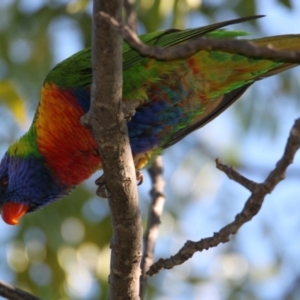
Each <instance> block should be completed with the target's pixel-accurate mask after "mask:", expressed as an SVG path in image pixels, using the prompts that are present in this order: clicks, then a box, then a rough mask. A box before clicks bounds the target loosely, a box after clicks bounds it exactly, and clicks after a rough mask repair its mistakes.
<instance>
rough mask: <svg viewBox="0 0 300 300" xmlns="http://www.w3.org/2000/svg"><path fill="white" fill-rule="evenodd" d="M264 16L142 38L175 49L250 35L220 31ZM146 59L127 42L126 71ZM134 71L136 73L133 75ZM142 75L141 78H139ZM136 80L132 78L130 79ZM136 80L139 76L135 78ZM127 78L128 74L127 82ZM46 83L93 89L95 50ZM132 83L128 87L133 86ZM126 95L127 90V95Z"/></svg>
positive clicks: (58, 67)
mask: <svg viewBox="0 0 300 300" xmlns="http://www.w3.org/2000/svg"><path fill="white" fill-rule="evenodd" d="M260 17H262V16H252V17H246V18H240V19H235V20H230V21H225V22H219V23H216V24H213V25H208V26H205V27H201V28H195V29H187V30H177V29H171V30H167V31H163V32H154V33H147V34H143V35H141V36H140V39H141V40H142V41H143V42H144V43H145V44H147V45H152V46H160V47H171V46H174V45H176V44H179V43H182V42H185V41H187V40H189V39H192V38H194V37H197V36H201V35H206V36H208V37H213V38H233V37H237V36H242V35H246V34H247V33H245V32H241V31H225V30H217V29H219V28H221V27H224V26H227V25H232V24H237V23H241V22H246V21H249V20H253V19H257V18H260ZM145 59H146V58H145V57H143V56H141V55H140V54H139V53H138V52H137V51H135V50H133V49H132V48H130V47H129V46H128V44H127V43H126V42H124V49H123V60H124V62H123V70H124V71H126V70H130V69H131V68H132V67H133V66H136V65H138V64H139V63H141V62H143V63H145ZM133 71H134V70H132V72H133ZM137 76H138V75H137ZM129 77H132V76H129ZM132 80H135V76H133V77H132ZM125 81H126V76H125V74H124V82H125ZM45 82H52V83H55V84H56V85H58V86H60V87H63V88H79V87H89V86H91V83H92V62H91V48H87V49H85V50H82V51H80V52H78V53H76V54H74V55H72V56H71V57H69V58H68V59H66V60H64V61H62V62H61V63H59V64H57V65H56V66H55V67H54V68H53V69H52V70H51V71H50V72H49V74H48V75H47V77H46V79H45ZM140 83H141V82H140ZM130 85H131V83H130V80H129V81H128V84H127V86H130ZM124 94H125V95H126V91H125V93H124Z"/></svg>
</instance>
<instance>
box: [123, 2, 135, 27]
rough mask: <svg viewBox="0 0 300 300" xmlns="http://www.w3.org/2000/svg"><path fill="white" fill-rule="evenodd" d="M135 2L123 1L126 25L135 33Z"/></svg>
mask: <svg viewBox="0 0 300 300" xmlns="http://www.w3.org/2000/svg"><path fill="white" fill-rule="evenodd" d="M134 3H135V0H124V7H125V10H126V24H127V26H128V27H129V28H130V29H131V30H132V31H133V32H137V18H136V12H135V9H134Z"/></svg>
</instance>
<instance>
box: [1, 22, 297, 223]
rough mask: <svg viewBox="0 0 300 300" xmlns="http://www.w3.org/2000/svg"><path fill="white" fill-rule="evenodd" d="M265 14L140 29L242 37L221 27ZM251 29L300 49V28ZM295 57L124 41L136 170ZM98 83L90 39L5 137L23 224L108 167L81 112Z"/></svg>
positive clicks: (158, 39)
mask: <svg viewBox="0 0 300 300" xmlns="http://www.w3.org/2000/svg"><path fill="white" fill-rule="evenodd" d="M259 17H262V16H251V17H244V18H238V19H234V20H229V21H224V22H219V23H215V24H212V25H208V26H204V27H201V28H193V29H185V30H177V29H170V30H166V31H160V32H153V33H147V34H143V35H140V39H141V41H142V42H143V43H145V44H147V45H150V46H160V47H164V48H168V47H172V46H175V45H178V44H185V43H189V41H192V40H194V39H196V38H199V37H205V38H211V39H236V38H245V36H246V35H248V33H246V32H244V31H237V30H227V29H224V27H226V26H229V25H232V24H237V23H241V22H246V21H249V20H253V19H256V18H259ZM245 39H246V40H247V41H250V42H252V43H253V44H254V45H256V46H258V47H260V46H269V45H271V47H272V48H273V49H278V50H300V35H299V34H288V35H278V36H271V37H265V38H258V39H247V38H245ZM295 66H297V64H296V63H288V62H285V61H280V60H272V59H262V58H255V59H254V58H249V57H246V56H244V55H241V54H239V53H238V50H237V53H229V52H225V51H220V50H209V51H207V50H199V51H198V52H196V53H195V54H192V55H190V56H189V57H186V58H184V59H183V58H181V59H174V60H172V61H161V60H157V59H155V58H153V57H147V56H142V55H141V54H139V53H138V52H137V51H136V50H134V49H133V48H131V47H130V46H129V45H128V44H127V43H126V41H124V43H123V98H122V103H123V104H124V105H126V103H127V104H128V105H130V103H133V102H136V103H138V104H137V106H136V108H135V113H134V114H133V115H132V116H131V118H130V119H128V120H127V126H128V134H129V139H130V146H131V151H132V155H133V160H134V164H135V168H136V170H141V169H143V168H144V167H147V166H149V164H151V162H152V161H153V159H154V158H155V157H156V156H157V155H159V154H161V153H162V152H163V151H164V150H165V149H167V148H168V147H170V146H172V145H174V144H175V143H177V142H179V141H180V140H182V139H183V138H184V137H186V136H187V135H188V134H190V133H191V132H193V131H195V130H197V129H199V128H200V127H202V126H204V125H206V124H207V123H208V122H210V121H212V120H213V119H214V118H216V117H217V116H218V115H219V114H220V113H222V112H223V111H224V110H225V109H227V108H228V107H229V106H230V105H231V104H232V103H234V102H235V101H236V100H237V99H238V98H240V97H241V95H242V94H243V93H244V92H245V91H246V90H247V89H248V88H249V87H250V86H251V85H252V84H253V83H254V82H256V81H257V80H261V79H264V78H266V77H269V76H272V75H275V74H278V73H280V72H283V71H285V70H287V69H290V68H292V67H295ZM91 85H92V61H91V48H87V49H84V50H82V51H80V52H78V53H75V54H74V55H72V56H71V57H69V58H67V59H65V60H64V61H62V62H60V63H58V64H57V65H56V66H55V67H54V68H53V69H52V70H51V71H50V72H49V73H48V75H47V76H46V78H45V81H44V83H43V86H42V89H41V96H40V102H39V104H38V106H37V109H36V112H35V115H34V118H33V122H32V124H31V126H30V128H29V130H28V132H27V133H26V134H24V135H23V136H22V137H21V138H19V139H18V140H17V141H16V142H14V143H13V144H12V145H10V146H9V147H8V149H7V151H6V152H5V154H4V156H3V158H2V160H1V163H0V211H1V216H2V219H3V221H4V222H5V223H7V224H10V225H15V224H17V223H18V222H19V220H20V219H21V217H23V216H24V215H25V214H26V213H30V212H33V211H36V210H38V209H40V208H42V207H44V206H46V205H48V204H50V203H52V202H54V201H56V200H58V199H60V198H63V197H64V196H66V195H67V194H69V193H70V192H71V191H72V190H73V189H74V188H75V187H76V186H77V185H79V184H80V183H82V182H83V181H85V180H86V179H88V178H89V177H90V176H91V175H92V174H93V173H95V172H96V171H98V170H101V169H102V164H101V156H100V154H99V151H98V146H97V143H96V141H95V139H94V137H93V134H92V131H91V130H89V129H88V128H85V127H83V126H82V124H81V122H80V120H81V117H82V116H83V115H84V114H86V113H87V112H88V111H89V108H90V101H91ZM112 138H113V137H112Z"/></svg>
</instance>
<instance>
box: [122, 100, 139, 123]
mask: <svg viewBox="0 0 300 300" xmlns="http://www.w3.org/2000/svg"><path fill="white" fill-rule="evenodd" d="M122 105H123V113H124V118H125V120H126V121H127V122H129V121H130V120H131V118H132V117H133V116H134V115H135V111H136V108H137V107H139V105H140V102H139V101H132V102H126V103H122Z"/></svg>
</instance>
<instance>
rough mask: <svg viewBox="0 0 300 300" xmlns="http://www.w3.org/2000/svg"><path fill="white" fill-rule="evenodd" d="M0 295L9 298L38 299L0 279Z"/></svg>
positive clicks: (38, 299) (18, 299)
mask: <svg viewBox="0 0 300 300" xmlns="http://www.w3.org/2000/svg"><path fill="white" fill-rule="evenodd" d="M0 296H2V297H4V298H6V299H9V300H40V298H37V297H35V296H33V295H31V294H29V293H28V292H25V291H23V290H20V289H18V288H16V287H14V286H12V285H10V284H8V283H5V282H3V281H1V280H0Z"/></svg>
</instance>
